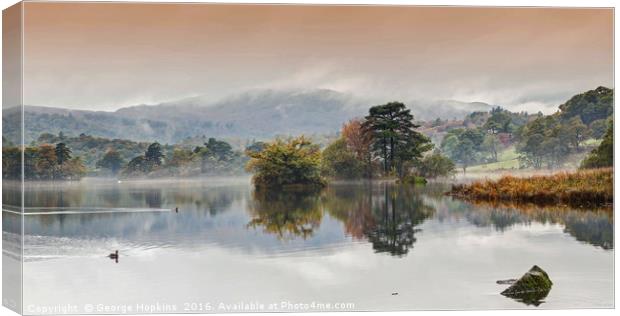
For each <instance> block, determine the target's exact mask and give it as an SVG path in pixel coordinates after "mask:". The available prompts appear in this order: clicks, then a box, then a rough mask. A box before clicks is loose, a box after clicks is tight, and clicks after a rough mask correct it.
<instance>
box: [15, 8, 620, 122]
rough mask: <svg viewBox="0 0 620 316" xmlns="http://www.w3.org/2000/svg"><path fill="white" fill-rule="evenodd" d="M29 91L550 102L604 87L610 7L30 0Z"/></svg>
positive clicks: (28, 97)
mask: <svg viewBox="0 0 620 316" xmlns="http://www.w3.org/2000/svg"><path fill="white" fill-rule="evenodd" d="M24 38H25V42H24V58H25V62H24V101H25V103H26V104H29V105H41V106H57V107H65V108H72V109H90V110H115V109H118V108H121V107H124V106H130V105H136V104H156V103H160V102H164V101H170V100H175V99H180V98H185V97H190V96H198V95H204V96H206V99H207V100H210V99H213V100H214V101H215V100H217V99H219V98H223V97H225V96H228V95H234V94H236V93H240V92H243V91H246V90H254V89H315V88H322V89H333V90H336V91H341V92H345V93H351V94H353V95H356V96H358V97H360V98H369V99H374V100H382V99H384V100H386V101H392V100H403V101H406V100H424V99H429V100H437V99H440V100H447V99H450V100H459V101H466V102H473V101H481V102H487V103H490V104H495V105H502V106H504V107H506V108H509V109H511V110H528V111H530V112H537V111H539V110H541V111H543V112H547V113H548V112H550V111H553V110H555V109H556V108H557V106H558V105H559V104H561V103H563V102H564V101H566V100H567V99H568V98H569V97H570V96H572V95H574V94H577V93H580V92H583V91H586V90H590V89H594V88H596V87H597V86H601V85H603V86H607V87H613V11H612V10H611V9H568V8H481V7H413V6H412V7H403V6H388V7H379V6H293V5H288V6H287V5H279V6H270V5H215V4H162V3H159V4H132V3H26V4H25V7H24Z"/></svg>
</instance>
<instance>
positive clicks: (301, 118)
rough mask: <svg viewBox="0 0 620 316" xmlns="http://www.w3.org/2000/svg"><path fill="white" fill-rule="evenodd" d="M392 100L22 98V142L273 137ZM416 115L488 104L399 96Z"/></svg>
mask: <svg viewBox="0 0 620 316" xmlns="http://www.w3.org/2000/svg"><path fill="white" fill-rule="evenodd" d="M389 101H395V100H383V101H380V102H377V101H376V100H374V101H370V100H366V99H363V98H360V97H357V96H354V95H352V94H347V93H341V92H337V91H333V90H327V89H314V90H295V89H289V90H269V89H265V90H253V91H248V92H244V93H241V94H238V95H233V96H230V97H227V98H223V99H220V100H212V99H210V98H209V97H207V96H199V97H192V98H186V99H180V100H177V101H171V102H165V103H160V104H156V105H137V106H131V107H125V108H121V109H119V110H116V111H114V112H104V111H85V110H70V109H63V108H53V107H41V106H26V108H25V118H24V119H25V124H26V136H25V138H26V142H27V143H29V142H31V141H32V140H36V138H37V137H38V136H39V135H40V134H42V133H52V134H58V133H59V132H61V131H62V132H63V133H64V134H65V135H79V134H81V133H84V134H88V135H93V136H102V137H107V138H122V139H131V140H136V141H154V140H157V141H160V142H163V143H176V142H179V141H181V140H183V139H184V138H187V137H193V136H200V135H206V136H209V137H218V138H238V139H247V138H256V139H261V138H265V139H267V138H272V137H274V136H277V135H298V134H310V135H312V134H325V133H335V132H337V131H338V130H339V129H340V127H341V126H342V124H343V123H344V122H346V121H348V120H350V119H352V118H355V117H363V116H364V115H366V113H367V112H368V108H369V107H370V106H373V105H376V104H380V103H385V102H389ZM403 101H404V102H405V103H406V104H407V105H408V106H409V108H411V110H412V113H413V114H414V115H415V119H416V120H432V119H435V118H437V117H440V118H442V119H455V118H457V119H460V118H463V117H464V116H465V115H467V114H468V113H470V112H472V111H486V110H489V109H490V108H491V105H489V104H486V103H482V102H473V103H466V102H460V101H436V100H435V101H423V100H412V101H407V100H403ZM8 111H10V113H7V114H8V115H5V116H4V117H3V125H4V134H5V136H7V135H8V138H9V139H19V126H18V125H16V124H17V123H18V122H19V114H20V113H19V111H18V110H17V109H13V110H8Z"/></svg>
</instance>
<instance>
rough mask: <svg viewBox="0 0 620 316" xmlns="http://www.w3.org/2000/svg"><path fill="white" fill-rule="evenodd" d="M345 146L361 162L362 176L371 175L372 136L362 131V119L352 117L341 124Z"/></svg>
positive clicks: (368, 176) (367, 176)
mask: <svg viewBox="0 0 620 316" xmlns="http://www.w3.org/2000/svg"><path fill="white" fill-rule="evenodd" d="M341 134H342V137H343V138H344V140H345V142H346V144H347V147H349V148H350V149H351V151H353V152H354V153H355V156H356V158H357V159H358V160H359V161H361V162H363V170H364V175H363V176H364V177H365V178H370V177H372V150H371V146H372V137H371V136H370V135H369V133H364V130H363V128H362V121H361V120H359V119H353V120H350V121H349V122H347V123H345V124H344V125H343V126H342V131H341Z"/></svg>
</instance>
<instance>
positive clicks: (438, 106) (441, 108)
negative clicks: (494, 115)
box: [408, 100, 493, 121]
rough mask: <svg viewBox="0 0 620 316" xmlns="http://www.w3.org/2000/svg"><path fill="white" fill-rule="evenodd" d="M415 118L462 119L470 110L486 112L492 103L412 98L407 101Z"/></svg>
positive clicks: (424, 119)
mask: <svg viewBox="0 0 620 316" xmlns="http://www.w3.org/2000/svg"><path fill="white" fill-rule="evenodd" d="M408 106H409V107H410V108H411V109H412V110H411V112H412V113H413V114H414V115H415V118H416V119H417V120H422V121H432V120H435V119H437V118H440V119H442V120H456V119H463V118H464V117H465V116H467V115H469V114H470V113H471V112H476V111H480V112H488V111H490V110H491V109H492V108H493V105H490V104H487V103H484V102H462V101H456V100H414V101H411V102H409V103H408Z"/></svg>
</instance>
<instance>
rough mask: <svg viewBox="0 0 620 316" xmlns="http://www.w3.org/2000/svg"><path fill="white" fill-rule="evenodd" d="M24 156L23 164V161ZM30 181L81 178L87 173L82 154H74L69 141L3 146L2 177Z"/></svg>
mask: <svg viewBox="0 0 620 316" xmlns="http://www.w3.org/2000/svg"><path fill="white" fill-rule="evenodd" d="M22 155H23V164H22ZM22 167H23V177H24V179H28V180H79V179H80V178H82V177H83V176H84V175H85V174H86V171H87V170H86V166H85V165H84V162H83V161H82V159H81V158H80V157H73V156H72V152H71V149H69V147H67V145H66V144H65V143H57V144H56V145H51V144H42V145H40V146H28V147H26V148H25V150H23V151H22V150H21V149H20V147H16V146H7V147H3V148H2V178H3V179H21V178H22Z"/></svg>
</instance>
